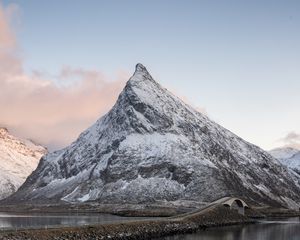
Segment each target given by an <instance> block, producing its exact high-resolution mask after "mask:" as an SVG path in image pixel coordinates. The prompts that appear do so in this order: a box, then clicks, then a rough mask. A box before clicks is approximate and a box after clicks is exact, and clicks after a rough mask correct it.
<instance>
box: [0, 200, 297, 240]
mask: <svg viewBox="0 0 300 240" xmlns="http://www.w3.org/2000/svg"><path fill="white" fill-rule="evenodd" d="M56 207H57V206H55V207H53V206H51V207H50V208H48V209H47V208H46V209H45V208H43V207H41V206H40V207H38V208H35V209H34V211H32V210H33V209H30V208H21V207H20V208H18V209H15V210H18V211H13V209H14V208H13V207H12V206H11V207H10V208H7V209H8V210H10V211H6V212H15V213H16V212H17V213H20V214H22V213H27V214H28V213H47V214H55V213H60V214H63V213H67V214H70V213H79V214H99V213H103V214H114V215H119V216H124V215H122V214H120V212H121V213H122V212H123V213H124V212H126V214H125V215H126V216H127V217H128V215H129V216H131V217H145V216H147V214H148V215H149V216H147V217H149V219H140V220H137V219H132V220H127V221H124V222H116V223H102V224H93V225H85V226H76V227H71V226H70V227H69V226H63V227H57V226H54V227H53V228H52V227H50V228H47V229H22V230H18V231H15V230H3V231H2V232H0V240H4V239H5V240H20V239H22V240H23V239H24V240H29V239H30V240H49V239H55V240H63V239H64V240H65V239H69V240H74V239H110V240H127V239H128V240H131V239H135V240H139V239H141V240H142V239H153V238H159V237H165V236H172V235H177V234H188V233H194V232H198V231H202V230H205V229H207V228H211V227H224V226H231V225H244V224H253V223H256V222H257V219H267V218H289V217H300V212H298V211H293V210H289V209H278V208H270V207H269V208H268V207H265V208H262V207H260V208H259V207H257V208H255V207H254V208H251V209H247V211H246V212H245V216H244V215H240V214H238V213H237V211H235V210H230V209H228V208H226V207H224V206H223V205H216V206H212V207H208V208H207V209H204V210H200V211H199V212H197V211H196V212H190V213H186V212H184V211H183V209H177V210H176V211H172V214H174V212H177V214H176V216H174V215H172V214H165V213H166V212H168V210H170V209H171V208H169V207H168V208H165V209H163V208H161V207H158V208H156V209H155V210H154V209H153V208H151V207H149V206H148V207H149V209H146V211H145V208H135V209H127V210H126V209H125V208H124V209H122V210H120V209H119V212H118V211H113V212H109V210H110V208H107V209H106V210H107V211H104V212H102V211H101V209H102V208H100V207H99V206H98V207H97V208H93V209H92V208H90V209H88V211H85V210H86V209H83V208H81V209H80V208H78V209H75V211H74V209H73V210H70V209H67V211H66V208H56ZM102 207H103V206H102ZM152 207H153V206H152ZM4 209H5V207H4V206H2V207H0V212H1V211H3V210H4ZM42 209H43V210H46V211H41V210H42ZM96 209H97V211H95V210H96ZM63 210H65V211H63ZM159 210H160V211H162V212H160V211H159ZM180 212H181V214H180ZM118 213H119V214H118ZM146 213H147V214H146ZM162 213H164V214H162ZM178 213H179V214H178ZM161 215H163V217H158V216H161ZM165 215H167V216H165ZM150 217H153V219H151V218H150Z"/></svg>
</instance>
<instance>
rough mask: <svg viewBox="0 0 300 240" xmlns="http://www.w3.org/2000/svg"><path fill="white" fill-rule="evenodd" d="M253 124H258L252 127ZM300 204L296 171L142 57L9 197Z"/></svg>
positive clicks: (25, 198)
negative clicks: (191, 102) (156, 73)
mask: <svg viewBox="0 0 300 240" xmlns="http://www.w3.org/2000/svg"><path fill="white" fill-rule="evenodd" d="M249 127H254V126H249ZM223 196H240V197H243V198H244V199H246V200H249V201H252V202H258V203H264V204H272V205H284V206H289V207H298V205H297V204H298V203H299V202H300V201H299V200H300V188H299V185H298V184H297V183H296V179H294V176H291V175H290V172H289V171H288V169H287V168H286V167H284V166H282V165H281V164H280V163H279V162H278V161H277V160H276V159H274V158H273V157H272V156H271V155H270V154H268V153H267V152H265V151H263V150H262V149H260V148H259V147H257V146H254V145H252V144H250V143H248V142H246V141H244V140H243V139H241V138H239V137H238V136H236V135H235V134H233V133H231V132H230V131H228V130H226V129H225V128H223V127H221V126H220V125H218V124H216V123H215V122H213V121H211V120H210V119H209V118H207V117H206V116H204V115H202V114H201V113H199V112H197V111H195V110H194V109H193V108H191V107H190V106H188V105H187V104H185V103H184V102H182V101H181V100H180V99H178V98H177V97H176V96H174V95H173V94H171V93H170V92H169V91H167V90H166V89H164V88H163V87H162V86H160V85H159V84H158V83H157V82H156V81H154V80H153V78H152V77H151V76H150V74H149V73H148V71H147V70H146V68H145V67H144V66H143V65H141V64H138V65H137V66H136V71H135V73H134V75H133V76H132V77H131V78H130V80H129V81H128V82H127V84H126V86H125V88H124V90H123V91H122V92H121V94H120V96H119V98H118V100H117V102H116V104H115V105H114V106H113V108H112V109H111V110H110V111H109V112H108V113H107V114H106V115H104V116H103V117H101V118H100V119H99V120H98V121H97V122H96V123H95V124H94V125H93V126H91V127H90V128H88V129H87V130H86V131H84V132H83V133H82V134H81V135H80V136H79V138H78V139H77V140H76V141H75V142H73V143H72V144H71V145H70V146H68V147H67V148H65V149H62V150H60V151H56V152H54V153H50V154H47V155H46V156H45V157H43V158H42V160H41V161H40V163H39V166H38V168H37V170H36V171H34V172H33V174H32V175H31V176H30V177H29V178H28V179H27V180H26V182H25V184H24V185H23V186H22V187H21V188H20V189H19V191H18V192H17V193H16V194H14V195H13V196H12V197H11V198H10V199H9V200H10V201H36V202H39V201H40V202H45V201H68V202H82V201H87V200H97V201H100V202H110V203H113V202H115V203H121V202H131V203H135V202H149V201H155V200H166V201H169V200H177V199H188V200H196V201H212V200H215V199H217V198H220V197H223Z"/></svg>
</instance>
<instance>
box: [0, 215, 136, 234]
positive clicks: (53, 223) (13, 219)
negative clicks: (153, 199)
mask: <svg viewBox="0 0 300 240" xmlns="http://www.w3.org/2000/svg"><path fill="white" fill-rule="evenodd" d="M132 219H133V218H126V217H119V216H115V215H110V214H90V215H74V214H55V215H51V214H47V215H44V214H35V215H28V214H10V213H0V230H4V229H23V228H50V227H61V226H82V225H89V224H97V223H110V222H120V221H126V220H132Z"/></svg>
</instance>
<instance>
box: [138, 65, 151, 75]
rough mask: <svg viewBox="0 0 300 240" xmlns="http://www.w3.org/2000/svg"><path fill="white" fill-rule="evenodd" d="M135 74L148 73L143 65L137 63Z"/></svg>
mask: <svg viewBox="0 0 300 240" xmlns="http://www.w3.org/2000/svg"><path fill="white" fill-rule="evenodd" d="M135 72H144V73H148V71H147V68H146V67H145V66H144V65H143V64H141V63H138V64H136V65H135ZM148 74H149V73H148Z"/></svg>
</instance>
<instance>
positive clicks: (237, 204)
mask: <svg viewBox="0 0 300 240" xmlns="http://www.w3.org/2000/svg"><path fill="white" fill-rule="evenodd" d="M223 206H225V207H229V208H230V209H233V210H237V211H238V213H239V214H242V215H244V214H245V209H246V208H249V206H248V204H247V203H245V202H244V201H243V200H242V199H239V198H229V199H228V200H226V201H224V202H223Z"/></svg>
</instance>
